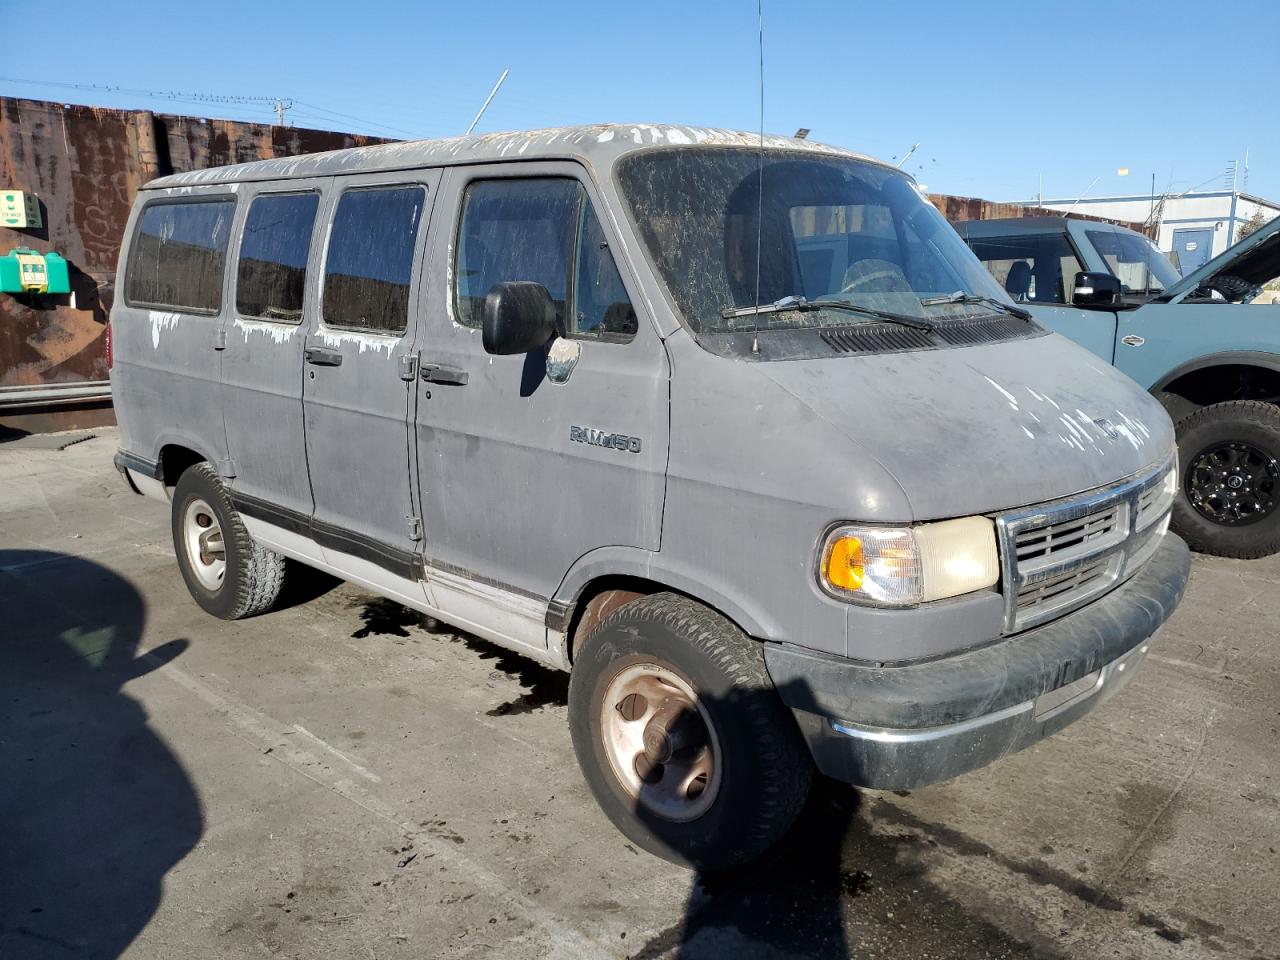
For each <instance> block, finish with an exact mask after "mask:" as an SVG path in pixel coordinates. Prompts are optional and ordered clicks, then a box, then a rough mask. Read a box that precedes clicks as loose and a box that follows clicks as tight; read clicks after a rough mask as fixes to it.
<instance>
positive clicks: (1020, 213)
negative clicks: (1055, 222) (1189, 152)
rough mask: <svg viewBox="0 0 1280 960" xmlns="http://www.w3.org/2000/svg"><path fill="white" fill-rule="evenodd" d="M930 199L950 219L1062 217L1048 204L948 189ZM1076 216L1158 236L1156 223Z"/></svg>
mask: <svg viewBox="0 0 1280 960" xmlns="http://www.w3.org/2000/svg"><path fill="white" fill-rule="evenodd" d="M929 200H930V201H931V202H932V203H933V205H934V206H935V207H937V208H938V210H939V211H940V212H941V213H942V215H943V216H944V217H946V218H947V221H948V222H950V223H954V222H956V221H957V220H1007V219H1009V218H1012V217H1061V216H1063V213H1062V211H1061V210H1049V209H1047V208H1045V207H1033V206H1029V205H1028V206H1023V205H1022V204H1019V203H995V202H993V201H991V200H979V199H978V198H977V197H950V196H947V195H946V194H945V193H935V194H931V195H930V197H929ZM1071 217H1072V219H1076V220H1093V221H1096V222H1099V223H1116V224H1119V225H1120V226H1122V227H1128V228H1129V229H1130V230H1136V231H1137V232H1138V233H1141V234H1145V235H1146V236H1148V237H1150V238H1151V239H1153V240H1154V239H1155V227H1154V226H1148V225H1147V224H1143V223H1130V222H1128V221H1126V220H1108V219H1106V218H1105V217H1094V216H1089V215H1086V214H1083V213H1076V212H1074V211H1072V213H1071Z"/></svg>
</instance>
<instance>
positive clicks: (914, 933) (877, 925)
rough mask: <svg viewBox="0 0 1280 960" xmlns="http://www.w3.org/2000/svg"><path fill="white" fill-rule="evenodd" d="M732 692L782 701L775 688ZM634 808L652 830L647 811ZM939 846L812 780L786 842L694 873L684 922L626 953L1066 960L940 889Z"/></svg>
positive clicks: (750, 958) (827, 959)
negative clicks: (936, 875)
mask: <svg viewBox="0 0 1280 960" xmlns="http://www.w3.org/2000/svg"><path fill="white" fill-rule="evenodd" d="M734 695H735V696H736V697H745V698H747V699H748V700H749V699H751V698H756V697H759V698H769V699H772V698H774V697H776V696H777V694H776V693H775V692H774V691H773V690H772V689H769V690H751V691H744V690H738V691H735V694H734ZM702 696H703V699H704V702H706V692H705V691H703V694H702ZM711 706H712V707H714V701H713V702H712V704H711ZM635 810H636V814H637V816H638V817H639V819H640V820H641V821H642V822H645V823H653V819H652V815H651V814H649V813H648V812H647V811H646V810H645V809H644V807H643V806H639V805H638V806H637V807H636V808H635ZM936 846H937V844H936V843H935V842H934V841H932V840H931V839H930V838H929V836H928V835H927V834H924V833H921V832H916V831H914V830H904V829H902V828H901V827H900V826H899V825H897V824H894V823H893V822H892V821H886V820H882V819H879V818H877V817H875V816H873V815H872V812H871V810H870V809H868V805H867V804H865V803H864V801H863V794H862V793H861V792H860V791H859V790H857V789H855V788H853V787H850V786H846V785H844V784H840V783H837V782H835V781H832V780H828V779H826V778H823V777H821V776H816V775H815V780H814V784H813V789H812V792H811V793H810V795H809V800H808V802H807V804H806V806H805V808H804V810H803V811H802V812H801V813H800V816H799V817H798V819H797V821H796V824H795V826H794V827H792V829H791V830H790V832H789V833H788V834H787V836H786V837H784V838H783V839H782V841H781V842H779V843H778V844H777V845H776V846H775V847H774V848H773V849H772V850H771V851H769V852H767V853H766V854H765V855H764V856H763V857H762V858H760V859H759V860H757V861H755V862H753V863H749V864H747V865H745V866H743V867H740V868H737V869H734V870H729V871H723V872H715V873H708V872H699V873H697V874H696V875H695V877H694V880H693V883H692V885H691V888H690V891H689V897H688V901H687V903H686V905H685V910H684V916H683V917H682V919H681V920H680V921H679V922H678V923H676V924H674V925H673V926H671V927H670V928H668V929H667V930H664V931H662V932H660V933H658V934H657V935H655V936H653V937H652V938H651V939H650V940H649V941H648V942H646V943H643V944H640V945H638V946H634V947H631V948H630V949H631V951H633V952H630V953H629V954H628V956H629V957H631V958H633V960H658V958H663V960H667V958H679V960H712V958H716V960H724V958H728V960H757V958H795V957H805V958H810V960H844V958H849V957H863V956H872V955H874V956H901V957H923V956H929V957H948V958H977V957H990V958H1015V957H1016V958H1021V957H1044V958H1051V957H1058V956H1060V954H1059V953H1058V951H1057V950H1056V949H1055V948H1054V947H1053V945H1051V944H1046V943H1039V944H1034V945H1033V944H1027V943H1023V942H1022V941H1020V940H1018V939H1016V938H1014V937H1012V936H1010V935H1009V934H1008V933H1006V932H1005V931H1003V930H1002V929H1000V927H999V926H997V925H996V924H995V923H994V922H992V920H991V919H990V918H988V917H987V916H984V915H983V914H984V911H983V909H982V908H981V907H979V906H978V905H976V904H966V903H964V902H962V901H960V900H958V899H956V898H955V897H954V896H952V895H951V894H949V893H947V892H945V891H943V890H942V889H940V888H939V887H938V886H937V884H936V883H935V882H934V881H933V880H932V879H931V877H930V863H931V862H932V861H934V860H935V859H936V851H935V849H934V848H936Z"/></svg>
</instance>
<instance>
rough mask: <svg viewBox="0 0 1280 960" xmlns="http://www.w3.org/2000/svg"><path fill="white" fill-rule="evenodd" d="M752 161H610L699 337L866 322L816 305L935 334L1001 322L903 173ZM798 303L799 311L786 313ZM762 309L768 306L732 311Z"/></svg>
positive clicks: (946, 231)
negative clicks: (930, 327)
mask: <svg viewBox="0 0 1280 960" xmlns="http://www.w3.org/2000/svg"><path fill="white" fill-rule="evenodd" d="M759 164H760V157H759V154H758V153H757V151H755V150H753V149H739V148H731V147H676V148H659V149H655V150H647V151H643V152H640V153H636V154H632V155H631V156H629V157H625V158H623V159H622V160H621V161H620V162H619V164H618V173H617V175H618V183H619V186H620V188H621V190H622V193H623V196H624V197H625V199H626V201H627V202H628V204H629V205H630V207H631V212H632V215H633V216H634V218H635V222H636V225H637V227H638V228H639V232H640V237H641V240H642V241H643V243H644V245H645V247H646V248H647V250H648V253H649V256H650V258H651V259H652V261H653V263H654V265H655V266H656V267H657V270H658V273H659V274H660V276H661V277H662V279H663V281H664V282H665V283H666V285H667V288H668V289H669V290H670V292H671V295H672V297H673V299H674V300H675V301H676V304H677V306H678V307H679V308H680V310H681V311H682V312H683V314H684V317H685V320H686V322H687V323H688V324H689V326H690V327H691V328H693V330H694V331H696V332H699V333H732V332H736V331H742V330H752V329H759V330H769V329H779V328H782V329H795V328H801V327H824V326H847V325H848V324H850V323H858V322H874V319H875V318H874V317H873V316H871V315H870V314H863V315H862V316H859V315H857V314H855V313H853V312H852V311H850V310H849V309H847V308H846V309H840V308H838V307H834V306H833V307H829V308H828V307H824V306H822V304H820V303H815V301H821V300H824V299H826V300H831V301H845V302H846V303H848V304H854V305H856V306H859V307H863V308H866V309H867V310H869V311H881V312H887V313H892V314H896V315H898V316H899V317H908V318H911V317H918V318H920V320H922V321H927V322H928V323H931V324H936V323H940V322H946V321H947V320H949V319H960V318H967V317H974V316H981V315H990V314H993V313H997V312H999V311H998V310H996V309H994V308H993V307H992V305H991V304H990V303H986V304H984V303H983V302H982V301H981V299H976V298H988V299H989V300H996V301H998V302H999V303H1000V304H1006V303H1010V300H1009V298H1008V296H1007V294H1005V292H1004V291H1003V290H1002V289H1001V288H1000V287H999V285H998V284H996V282H995V281H994V280H993V279H992V278H991V275H990V274H989V273H988V272H987V271H986V270H985V269H984V268H983V266H982V264H980V263H979V262H978V260H977V259H976V258H975V257H974V255H973V254H972V253H971V252H970V251H969V248H968V247H967V246H965V244H964V242H963V241H962V240H961V239H960V238H959V237H958V236H956V234H955V231H953V230H952V229H951V227H950V226H949V225H948V224H947V222H946V220H945V219H944V218H943V217H942V215H941V214H940V213H938V211H937V210H936V209H935V208H934V207H933V205H932V204H930V203H929V202H928V201H927V200H925V199H924V198H923V197H922V196H921V195H920V193H919V192H918V191H917V190H916V188H915V186H914V184H913V183H912V182H911V180H910V179H909V178H908V177H906V176H904V175H903V174H901V173H899V172H898V171H896V170H892V169H888V168H885V167H881V166H879V165H877V164H873V163H867V162H863V161H859V160H854V159H851V158H849V157H839V156H828V155H823V154H820V153H816V152H815V153H808V152H801V151H797V150H776V149H775V150H766V151H764V158H763V166H762V167H761V166H759ZM762 182H763V188H764V189H763V195H762V194H761V189H760V186H761V183H762ZM757 224H762V226H763V229H762V230H760V231H759V263H760V277H759V292H758V298H757V283H756V262H757ZM958 295H964V296H958ZM788 298H794V300H788ZM801 298H803V301H804V303H805V306H804V307H803V308H797V309H786V308H784V307H783V302H794V303H797V304H798V303H800V301H801ZM935 298H936V301H935V302H933V303H925V304H922V303H921V300H922V299H923V300H926V301H928V300H930V299H935ZM757 302H759V303H761V304H771V305H774V307H775V309H771V310H769V311H767V312H760V313H756V312H754V311H748V312H744V313H742V314H739V315H735V313H734V311H735V310H737V309H740V308H744V307H752V306H754V305H755V304H756V303H757Z"/></svg>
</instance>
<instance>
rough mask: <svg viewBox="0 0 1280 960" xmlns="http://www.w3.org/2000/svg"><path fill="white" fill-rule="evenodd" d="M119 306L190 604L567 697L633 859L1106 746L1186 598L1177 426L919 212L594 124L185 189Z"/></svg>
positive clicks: (857, 182) (292, 167)
mask: <svg viewBox="0 0 1280 960" xmlns="http://www.w3.org/2000/svg"><path fill="white" fill-rule="evenodd" d="M119 271H120V272H119V278H118V284H119V285H118V290H119V291H120V294H119V295H118V296H117V299H116V304H115V307H114V311H113V315H112V330H113V333H112V337H113V369H112V373H111V377H112V385H113V391H114V395H115V403H116V411H117V415H118V418H119V423H120V430H121V444H122V449H121V450H120V452H119V454H118V456H117V458H116V463H117V465H118V467H119V468H120V470H121V472H122V473H123V474H124V475H125V477H126V478H127V480H128V482H129V483H130V484H131V485H132V486H133V487H134V488H135V489H136V490H137V491H139V492H141V493H143V494H147V495H150V496H153V497H156V498H158V499H162V500H165V501H166V502H168V503H169V504H170V509H171V515H172V528H173V539H174V546H175V551H176V554H177V558H178V565H179V567H180V568H181V571H182V575H183V577H184V578H185V580H186V583H187V585H188V587H189V588H190V591H191V594H192V596H193V597H194V598H195V600H196V602H197V603H198V604H199V605H200V606H201V607H203V608H204V609H205V610H207V611H209V612H210V613H212V614H214V615H216V616H220V617H225V618H237V617H245V616H249V615H253V614H260V613H263V612H264V611H266V610H268V609H269V608H270V607H271V605H272V603H273V602H274V601H275V600H276V598H277V597H278V595H279V593H280V589H281V585H282V582H283V580H284V578H285V577H286V576H290V575H292V573H293V572H294V568H295V566H296V564H302V565H306V566H310V567H315V568H319V569H321V570H325V571H328V572H330V573H332V574H336V575H337V576H339V577H342V578H345V579H347V580H349V581H352V582H354V583H357V584H359V585H361V586H362V587H364V588H366V589H368V590H371V591H374V592H376V593H379V594H381V595H383V596H386V597H389V598H391V599H393V600H395V601H398V602H399V603H402V604H404V605H406V606H408V607H411V608H413V609H415V610H419V611H422V612H424V613H426V614H429V615H431V616H433V617H437V618H439V619H440V620H442V621H445V622H447V623H449V624H452V625H455V626H456V627H458V628H459V629H462V630H466V631H470V632H471V633H473V634H476V635H478V636H480V637H484V638H486V639H488V640H490V641H493V642H495V643H498V644H502V645H504V646H506V647H509V648H511V649H512V650H516V651H519V652H520V653H523V654H525V655H527V656H529V657H532V658H534V659H535V660H538V661H541V662H542V663H545V664H550V665H551V666H554V667H557V668H561V669H564V670H571V671H572V672H571V680H570V690H569V722H570V727H571V733H572V737H573V742H574V746H575V749H576V752H577V754H578V758H579V760H580V763H581V767H582V770H583V773H584V775H585V778H586V780H587V782H588V784H589V785H590V788H591V790H592V792H593V793H594V795H595V796H596V798H597V799H598V801H599V802H600V804H601V806H602V808H603V809H604V811H605V812H606V813H607V814H608V815H609V817H610V818H611V819H612V820H613V821H614V822H615V823H616V824H617V826H618V827H619V828H620V829H621V830H622V831H623V832H624V833H625V834H626V835H627V836H628V837H630V838H631V839H632V840H633V841H634V842H636V843H638V844H640V845H642V846H644V847H645V848H647V849H649V850H651V851H654V852H655V853H658V854H659V855H662V856H666V857H670V858H672V859H675V860H678V861H681V862H686V863H690V864H695V865H697V866H700V867H704V868H711V867H725V866H728V865H731V864H735V863H741V862H743V861H745V860H748V859H750V858H751V857H754V856H756V855H757V854H759V853H760V852H761V851H763V850H764V849H766V848H767V847H768V846H769V845H770V844H772V843H773V842H774V841H776V840H777V839H778V838H780V837H781V836H782V835H783V833H784V832H785V831H786V830H787V828H788V827H789V826H790V825H791V823H792V822H793V821H794V819H795V818H796V816H797V815H798V813H799V811H800V809H801V807H802V804H803V803H804V800H805V797H806V794H807V791H808V788H809V784H810V781H811V778H812V776H813V772H814V770H815V769H816V770H818V771H821V772H822V773H824V774H826V775H828V776H831V777H836V778H839V779H841V780H844V781H848V782H850V783H854V784H860V785H864V786H869V787H878V788H897V789H909V788H914V787H917V786H920V785H923V784H927V783H930V782H933V781H937V780H941V779H945V778H948V777H952V776H955V775H957V774H960V773H963V772H965V771H967V770H972V769H974V768H976V767H979V766H982V765H984V764H987V763H990V762H992V761H994V760H996V759H997V758H999V757H1001V756H1002V755H1004V754H1006V753H1008V752H1010V751H1013V750H1017V749H1020V748H1022V747H1024V746H1026V745H1028V744H1029V743H1032V742H1034V741H1036V740H1038V739H1039V738H1041V737H1044V736H1046V735H1048V734H1051V733H1053V732H1054V731H1056V730H1058V729H1060V728H1062V727H1063V726H1065V725H1066V724H1068V723H1070V722H1072V721H1073V720H1075V719H1076V718H1078V717H1079V716H1081V715H1082V714H1084V713H1086V712H1087V711H1089V710H1090V709H1091V708H1092V707H1094V706H1095V705H1096V704H1098V703H1099V702H1100V701H1101V700H1102V699H1103V698H1105V697H1106V696H1107V695H1109V694H1110V693H1112V692H1113V691H1114V690H1115V689H1116V688H1117V687H1119V686H1120V685H1121V683H1123V682H1124V681H1125V680H1127V679H1128V678H1129V677H1130V676H1132V674H1133V668H1134V667H1135V666H1136V664H1137V663H1138V661H1140V660H1141V659H1142V657H1143V655H1144V654H1145V653H1146V652H1147V650H1148V647H1149V640H1150V638H1151V637H1152V636H1153V635H1154V634H1155V632H1156V631H1157V630H1158V629H1159V627H1160V625H1161V624H1162V623H1163V622H1164V621H1165V619H1166V618H1167V617H1168V616H1169V615H1170V613H1171V612H1172V611H1173V609H1174V607H1175V606H1176V605H1177V603H1178V601H1179V599H1180V598H1181V596H1182V593H1183V589H1184V587H1185V584H1186V579H1187V572H1188V553H1187V550H1186V547H1185V545H1184V544H1183V542H1182V541H1181V540H1180V539H1178V537H1177V536H1176V535H1174V534H1169V533H1167V529H1168V523H1169V510H1170V505H1171V503H1172V501H1173V498H1174V494H1175V487H1176V476H1177V475H1176V469H1175V462H1174V457H1175V454H1174V437H1173V430H1172V426H1171V424H1170V421H1169V417H1168V416H1167V415H1166V413H1165V412H1164V410H1163V409H1162V408H1161V406H1160V404H1159V403H1157V402H1156V401H1155V400H1154V399H1153V398H1152V397H1150V396H1149V395H1148V394H1147V393H1146V392H1145V391H1143V390H1141V389H1140V388H1139V387H1138V386H1137V385H1136V384H1134V383H1133V382H1132V381H1131V380H1129V379H1128V378H1127V377H1125V376H1123V375H1122V374H1120V373H1118V372H1117V371H1115V370H1114V369H1112V368H1111V367H1110V366H1108V365H1106V364H1103V363H1101V362H1098V361H1096V359H1094V358H1092V355H1090V354H1088V353H1087V352H1086V351H1084V350H1083V349H1082V348H1080V347H1077V346H1075V345H1074V344H1072V343H1070V342H1069V341H1067V340H1066V339H1064V338H1062V337H1060V336H1058V335H1056V334H1053V333H1051V332H1050V331H1048V330H1047V329H1046V328H1044V327H1042V326H1040V325H1039V324H1037V323H1036V322H1035V321H1034V320H1032V319H1031V318H1030V317H1029V315H1027V314H1026V313H1025V312H1023V311H1022V310H1020V309H1019V308H1018V307H1016V306H1015V305H1014V304H1013V303H1012V302H1011V300H1010V299H1009V298H1008V296H1007V295H1006V294H1005V293H1004V291H1003V290H1002V289H1001V288H1000V287H999V285H998V284H996V283H995V281H994V280H993V279H992V278H991V276H990V275H989V274H988V273H987V271H986V270H985V269H983V267H982V265H981V264H980V263H979V262H978V260H977V259H976V258H975V257H974V256H973V254H972V253H971V252H970V251H969V249H968V248H967V247H966V246H965V245H964V243H963V242H962V241H961V240H960V238H959V237H958V236H957V235H956V234H955V232H954V231H953V230H952V229H951V228H950V227H949V226H948V225H947V224H946V222H945V221H944V220H943V219H942V217H941V215H940V214H939V213H938V212H937V211H936V210H935V209H934V208H933V207H932V206H931V205H930V204H929V203H927V202H926V201H925V200H924V199H923V198H922V197H921V195H920V193H919V191H918V189H917V187H916V185H915V183H914V182H913V181H912V180H911V179H910V178H909V177H908V176H906V175H905V174H903V173H902V172H901V171H899V170H897V169H895V168H894V167H891V166H888V165H885V164H882V163H879V162H876V161H874V160H870V159H868V158H866V157H862V156H858V155H856V154H851V153H848V152H846V151H843V150H838V149H834V148H831V147H825V146H821V145H818V144H815V143H812V142H808V141H799V140H792V139H786V138H778V137H768V138H764V139H763V140H762V139H760V138H758V137H757V136H755V135H751V134H740V133H733V132H726V131H718V130H705V129H693V128H687V127H666V126H590V127H577V128H570V129H556V130H547V131H535V132H528V133H511V134H494V135H487V136H481V137H471V138H460V139H453V140H440V141H427V142H416V143H404V144H395V145H389V146H379V147H371V148H362V149H356V150H347V151H340V152H336V153H329V154H320V155H315V156H306V157H296V158H290V159H281V160H268V161H263V162H257V163H248V164H242V165H238V166H230V167H223V168H218V169H212V170H204V171H199V172H192V173H184V174H179V175H176V176H171V177H165V178H163V179H160V180H156V181H153V182H152V183H150V184H148V185H147V186H146V187H145V188H144V189H143V190H142V191H141V192H140V194H139V196H138V199H137V203H136V205H135V208H134V211H133V214H132V217H131V219H130V223H129V227H128V234H127V236H126V238H125V244H124V249H123V254H122V257H121V262H120V268H119Z"/></svg>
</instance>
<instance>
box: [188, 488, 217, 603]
mask: <svg viewBox="0 0 1280 960" xmlns="http://www.w3.org/2000/svg"><path fill="white" fill-rule="evenodd" d="M182 545H183V546H184V547H185V548H186V551H187V566H188V567H190V568H191V572H192V573H194V574H195V576H196V579H197V580H199V581H200V585H201V586H202V587H204V588H205V589H206V590H209V591H211V592H213V593H217V592H218V590H220V589H221V588H222V582H223V580H224V579H225V578H226V575H227V551H226V544H225V543H224V541H223V538H222V525H221V524H220V523H218V515H217V514H216V513H214V512H213V508H212V507H210V506H209V504H207V503H205V502H204V501H203V500H201V499H200V498H199V497H197V498H195V499H194V500H192V501H191V502H190V503H188V504H187V509H186V511H185V512H184V513H183V515H182Z"/></svg>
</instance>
